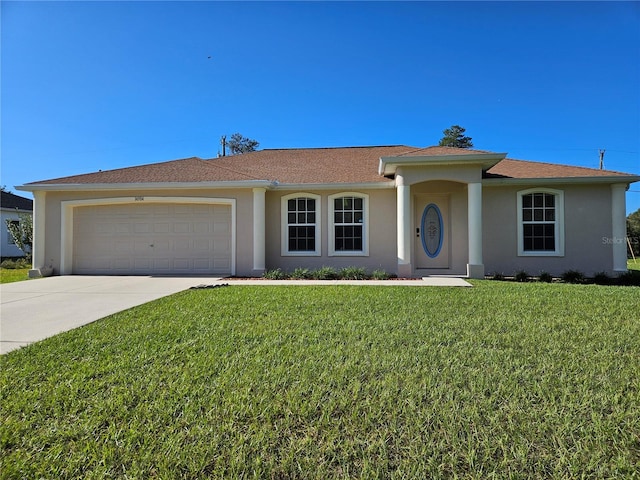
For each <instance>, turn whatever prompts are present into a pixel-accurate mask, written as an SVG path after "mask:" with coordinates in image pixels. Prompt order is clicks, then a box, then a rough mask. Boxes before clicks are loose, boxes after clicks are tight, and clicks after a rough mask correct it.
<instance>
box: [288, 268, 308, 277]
mask: <svg viewBox="0 0 640 480" xmlns="http://www.w3.org/2000/svg"><path fill="white" fill-rule="evenodd" d="M289 277H290V278H295V279H296V280H308V279H310V278H311V277H312V273H311V270H309V269H308V268H302V267H298V268H296V269H295V270H294V271H293V272H291V275H289Z"/></svg>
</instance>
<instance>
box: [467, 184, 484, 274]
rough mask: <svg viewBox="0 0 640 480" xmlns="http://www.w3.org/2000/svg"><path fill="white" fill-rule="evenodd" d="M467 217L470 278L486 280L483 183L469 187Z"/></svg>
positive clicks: (468, 270) (468, 269)
mask: <svg viewBox="0 0 640 480" xmlns="http://www.w3.org/2000/svg"><path fill="white" fill-rule="evenodd" d="M467 204H468V207H467V215H468V229H469V263H468V264H467V276H468V277H469V278H484V264H483V261H482V183H480V182H477V183H470V184H468V185H467Z"/></svg>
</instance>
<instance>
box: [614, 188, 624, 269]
mask: <svg viewBox="0 0 640 480" xmlns="http://www.w3.org/2000/svg"><path fill="white" fill-rule="evenodd" d="M626 191H627V185H626V184H624V183H616V184H614V185H611V235H612V239H611V240H612V245H613V271H614V272H626V271H627V218H626V215H625V213H626V200H625V194H626Z"/></svg>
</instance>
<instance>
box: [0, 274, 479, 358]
mask: <svg viewBox="0 0 640 480" xmlns="http://www.w3.org/2000/svg"><path fill="white" fill-rule="evenodd" d="M220 284H228V285H393V286H413V287H425V286H447V287H470V286H471V284H469V283H468V282H466V281H465V280H463V279H461V278H454V277H425V278H423V279H422V280H303V281H300V280H262V279H233V278H224V279H223V278H220V277H162V276H158V277H131V276H122V277H113V276H108V277H107V276H84V275H82V276H80V275H78V276H76V275H68V276H62V277H47V278H40V279H37V280H28V281H24V282H15V283H7V284H2V285H0V354H4V353H7V352H10V351H11V350H15V349H17V348H20V347H22V346H25V345H29V344H30V343H33V342H37V341H39V340H43V339H45V338H48V337H51V336H53V335H56V334H58V333H61V332H65V331H67V330H71V329H74V328H77V327H80V326H82V325H86V324H88V323H91V322H94V321H96V320H99V319H100V318H103V317H106V316H108V315H112V314H114V313H117V312H120V311H122V310H126V309H128V308H131V307H135V306H137V305H141V304H143V303H147V302H150V301H152V300H156V299H158V298H161V297H165V296H167V295H172V294H174V293H177V292H180V291H182V290H186V289H188V288H191V287H198V286H200V287H203V288H204V287H209V286H213V285H220Z"/></svg>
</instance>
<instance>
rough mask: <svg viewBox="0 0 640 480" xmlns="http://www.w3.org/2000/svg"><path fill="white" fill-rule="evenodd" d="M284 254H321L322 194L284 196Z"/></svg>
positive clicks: (282, 206) (282, 205) (282, 207)
mask: <svg viewBox="0 0 640 480" xmlns="http://www.w3.org/2000/svg"><path fill="white" fill-rule="evenodd" d="M281 210H282V249H281V250H282V255H306V256H309V255H312V256H319V255H320V251H321V250H320V196H318V195H313V194H310V193H296V194H292V195H286V196H284V197H282V204H281Z"/></svg>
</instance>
